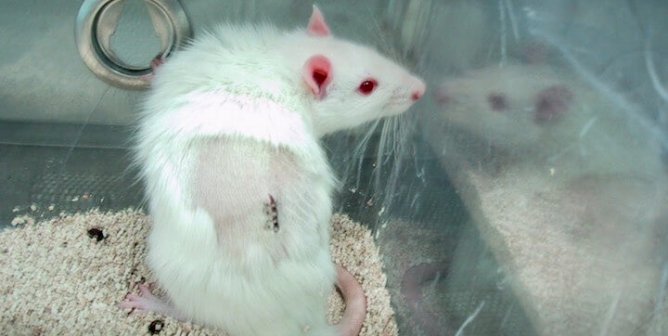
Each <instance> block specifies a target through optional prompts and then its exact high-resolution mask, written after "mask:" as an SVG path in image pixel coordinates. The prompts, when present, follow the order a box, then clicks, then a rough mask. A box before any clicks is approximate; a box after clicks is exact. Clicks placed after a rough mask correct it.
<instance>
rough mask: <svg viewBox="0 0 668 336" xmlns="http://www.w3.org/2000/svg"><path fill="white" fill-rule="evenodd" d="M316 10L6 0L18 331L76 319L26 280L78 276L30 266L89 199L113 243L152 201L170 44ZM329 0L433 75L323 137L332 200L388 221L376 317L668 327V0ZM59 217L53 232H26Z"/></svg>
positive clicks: (347, 30)
mask: <svg viewBox="0 0 668 336" xmlns="http://www.w3.org/2000/svg"><path fill="white" fill-rule="evenodd" d="M312 5H313V2H312V1H304V0H281V1H279V0H229V1H215V0H188V1H178V0H145V1H140V0H85V1H65V0H54V1H25V0H21V1H18V0H3V1H1V2H0V43H1V46H2V47H1V48H0V183H1V185H0V228H2V235H4V239H3V240H2V242H3V246H0V250H1V251H0V252H1V253H2V254H0V258H1V259H0V261H1V262H0V265H1V267H2V270H0V272H2V277H3V282H6V283H5V284H4V285H2V286H3V289H2V296H3V298H0V315H1V317H0V321H2V325H1V326H0V328H1V329H2V330H3V333H4V332H9V334H12V333H13V332H14V331H15V332H16V333H17V334H22V333H24V332H25V330H31V332H33V334H56V333H57V332H54V331H56V330H60V329H57V327H56V326H55V325H54V324H58V316H61V315H59V314H63V310H64V309H65V308H62V307H59V306H58V302H60V301H61V299H62V297H61V296H63V295H67V294H66V293H65V292H62V293H61V292H60V290H55V289H54V290H52V291H51V294H50V295H51V296H49V298H50V299H49V300H50V301H51V302H52V304H51V305H49V304H48V303H47V304H46V306H45V307H48V308H43V309H41V308H40V309H41V310H39V309H33V308H30V309H28V308H26V309H28V310H21V309H22V308H21V307H22V305H23V303H21V301H22V300H25V301H26V302H34V301H40V300H46V299H45V298H44V297H42V296H38V295H36V294H34V293H33V292H31V291H30V290H29V289H22V290H23V292H21V291H20V290H19V289H18V287H12V285H15V284H16V283H18V282H21V283H24V282H30V281H35V282H34V283H35V286H37V287H40V286H41V287H44V286H46V287H49V286H54V288H55V286H56V283H57V282H61V280H56V279H46V280H44V279H42V280H34V279H33V278H35V277H38V276H34V277H33V276H31V274H37V273H39V272H40V271H38V270H37V269H39V268H40V267H42V266H40V265H41V264H46V266H45V267H47V268H57V267H60V263H61V261H58V260H55V261H54V260H52V259H48V255H50V254H52V253H53V254H54V255H55V254H57V253H59V252H57V251H60V249H65V248H74V247H73V245H74V244H72V243H69V244H66V243H60V242H56V243H54V246H53V247H49V250H48V251H47V253H42V252H43V249H41V250H40V245H47V246H50V244H51V243H52V242H51V241H52V240H57V239H56V237H60V236H59V233H58V230H61V229H62V226H63V225H64V224H62V222H59V221H58V220H59V219H63V218H68V216H74V214H77V213H78V214H86V213H88V214H92V215H90V216H92V217H90V216H89V217H85V218H88V219H87V220H88V221H89V222H86V223H85V224H83V225H84V227H86V228H88V231H87V232H84V234H83V238H79V239H83V240H86V239H92V240H98V241H100V240H104V239H106V238H107V233H104V230H99V231H96V230H95V227H96V225H97V224H96V223H95V221H96V220H98V221H104V220H106V219H105V216H112V217H113V216H114V214H118V213H125V214H127V213H128V212H129V211H132V210H128V209H136V210H141V211H146V204H145V199H144V194H143V188H144V187H143V184H142V182H141V181H140V179H139V178H138V172H137V170H138V168H137V167H136V166H135V165H133V156H132V151H131V149H132V146H133V144H134V140H135V138H134V137H133V135H134V134H135V133H136V125H137V122H138V121H137V114H138V110H139V108H140V106H141V103H142V98H143V97H144V95H145V94H146V92H147V91H146V90H147V89H149V87H150V78H151V71H152V69H151V66H150V64H151V62H152V60H153V59H154V58H155V57H156V55H159V54H166V55H170V54H171V53H173V52H177V51H178V50H179V49H180V48H182V47H183V45H184V44H185V43H187V41H188V40H189V39H192V38H195V39H197V38H198V36H200V35H201V34H202V33H203V32H204V31H206V30H207V29H209V28H211V27H214V26H215V25H216V24H217V23H220V22H231V23H243V22H248V23H261V22H271V23H272V24H274V25H276V26H277V27H279V28H280V29H293V28H297V27H304V26H305V25H306V23H307V21H308V18H309V15H310V14H311V11H312ZM317 5H318V7H319V8H320V10H321V11H322V12H323V14H324V16H325V17H326V20H327V22H328V23H329V26H330V28H331V30H332V32H333V34H335V35H336V36H338V37H342V38H346V39H350V40H353V41H356V42H358V43H361V44H364V45H368V46H370V47H372V48H375V49H376V50H378V51H379V52H380V53H382V54H384V55H386V56H387V57H389V58H390V59H392V60H394V61H396V62H397V63H398V64H401V65H402V66H404V67H405V68H407V69H409V70H410V71H411V72H413V73H414V74H417V75H418V76H420V77H422V78H423V79H424V81H425V82H426V84H427V91H426V94H425V95H424V96H423V97H422V99H420V100H419V101H418V102H417V103H416V104H414V105H413V106H412V107H411V108H410V109H409V110H408V111H407V112H405V113H403V114H401V115H398V116H394V117H390V118H385V119H381V120H378V121H372V122H370V123H367V124H364V125H362V126H360V127H357V128H354V129H351V130H346V131H340V132H337V133H334V134H331V135H327V136H325V137H324V138H323V139H322V146H323V148H324V149H325V151H326V153H327V156H328V158H329V161H330V163H331V165H332V167H333V170H334V172H335V175H336V177H337V179H338V184H337V188H336V193H335V195H334V211H335V212H336V213H341V214H344V215H346V216H349V217H350V219H352V220H353V221H355V222H357V223H360V224H361V225H362V226H363V227H364V228H366V229H368V230H370V232H371V235H370V237H371V241H372V242H373V244H374V246H375V247H374V248H377V252H378V253H379V256H380V260H381V263H382V273H380V274H379V275H378V276H379V277H381V278H380V279H377V280H378V281H380V282H381V287H383V288H384V290H386V291H387V292H388V293H389V297H390V305H391V310H392V313H391V314H390V315H389V316H391V320H387V321H386V323H387V324H388V325H389V324H394V323H396V328H394V329H393V328H389V327H386V328H385V329H383V328H380V329H377V330H379V331H378V332H377V333H378V334H386V335H391V334H399V335H429V336H435V335H668V307H667V304H668V301H667V300H666V289H667V286H668V238H667V237H668V205H667V204H668V203H667V201H668V178H667V175H666V174H668V166H667V165H668V2H666V1H662V0H644V1H641V0H563V1H538V0H366V1H352V0H337V1H333V0H321V1H317ZM167 62H169V56H168V57H167ZM350 62H355V60H354V59H351V60H350ZM90 211H92V212H90ZM99 225H102V224H99ZM125 225H127V226H128V227H129V226H133V225H135V226H137V225H143V226H147V225H149V224H148V223H147V222H142V221H132V222H127V223H125ZM40 226H41V227H47V229H46V231H45V232H47V235H46V236H44V235H42V236H39V237H41V238H38V239H37V240H36V243H26V241H27V240H24V239H32V238H30V237H31V235H36V234H37V233H35V232H37V231H35V230H37V229H35V228H36V227H40ZM128 230H129V229H128ZM21 231H26V233H25V234H21V235H19V234H16V233H17V232H21ZM50 237H54V238H53V239H52V238H50ZM112 238H113V237H109V239H106V241H102V242H99V244H102V243H105V244H112V243H113V241H112ZM30 241H31V242H32V241H33V240H30ZM31 244H32V245H31ZM82 244H83V243H82ZM137 244H140V245H141V244H143V242H142V240H141V239H140V240H137V242H136V243H135V245H134V246H135V247H136V246H137ZM26 245H27V246H26ZM56 245H57V246H56ZM77 246H78V245H77ZM85 246H88V245H85ZM85 246H84V247H85ZM77 248H82V247H80V246H79V247H77ZM19 249H23V250H25V251H27V252H28V253H27V254H21V255H19V254H13V252H12V251H15V250H19ZM33 249H34V250H33ZM31 251H35V252H34V253H30V252H31ZM39 251H42V252H39ZM85 255H86V254H85V253H81V258H84V257H85ZM17 258H18V259H17ZM95 258H102V256H99V255H98V256H97V257H95ZM9 259H11V260H9ZM47 259H48V260H50V261H48V262H46V261H44V260H47ZM91 260H93V259H91ZM87 262H89V261H87ZM90 262H93V261H90ZM62 263H65V262H64V261H63V262H62ZM10 265H11V266H10ZM128 272H130V273H132V272H131V271H128ZM128 272H126V273H124V274H126V275H127V274H130V273H128ZM17 273H18V275H17ZM132 274H134V273H132ZM132 274H131V275H132ZM107 280H108V281H111V282H113V281H114V280H113V279H112V280H109V279H107ZM7 281H9V282H14V284H7ZM40 281H42V282H40ZM68 281H72V282H73V283H72V284H71V286H72V287H74V288H78V287H77V286H79V284H78V283H76V281H77V280H72V279H70V280H67V279H64V280H62V282H65V283H66V282H68ZM84 282H85V281H84ZM124 283H125V282H124ZM98 285H99V284H98ZM99 286H102V285H99ZM37 287H35V291H36V290H37ZM58 288H60V287H58ZM123 290H126V289H123ZM21 293H22V294H21ZM59 293H60V294H59ZM121 299H122V297H119V298H118V300H121ZM17 302H18V303H17ZM80 303H81V306H77V307H80V309H81V310H82V311H83V310H85V309H87V308H84V307H89V308H90V309H92V310H91V312H90V314H88V315H86V317H85V319H86V320H88V321H96V322H95V323H96V325H97V326H104V325H105V323H107V322H108V321H109V320H113V319H117V320H119V319H123V317H125V316H127V315H113V314H112V315H113V316H98V315H100V314H97V313H95V311H96V310H95V309H97V308H96V307H98V305H100V304H101V303H99V302H98V303H96V300H95V297H94V296H91V297H88V301H86V300H83V301H80ZM230 313H233V312H230ZM81 314H83V312H82V313H81ZM21 315H30V317H29V318H25V316H23V317H22V316H21ZM49 316H51V317H49ZM53 316H55V317H53ZM97 319H99V321H97ZM26 321H28V322H26ZM76 321H78V322H76ZM156 321H158V320H156ZM79 322H81V321H80V320H75V322H72V323H73V324H72V325H76V324H77V323H79ZM121 322H122V321H121ZM154 322H155V321H154ZM72 325H69V326H68V328H73V327H72ZM26 328H28V329H26ZM105 328H106V327H105ZM109 328H112V327H109ZM148 328H149V331H150V332H151V333H153V332H155V331H156V328H157V327H156V325H155V323H151V325H150V326H148ZM190 328H191V329H192V330H191V332H193V333H194V332H196V331H197V330H198V329H197V328H196V327H195V326H190ZM193 328H194V329H193ZM157 329H158V330H157V331H158V332H159V328H157ZM71 330H78V329H76V328H74V329H71ZM193 330H194V331H193ZM369 330H370V329H369V328H367V327H365V329H363V330H362V333H366V334H371V332H370V331H369ZM98 332H101V333H102V334H105V333H108V334H121V333H127V334H133V333H132V332H128V331H127V330H126V329H122V330H121V329H119V330H113V329H102V330H101V331H100V330H98Z"/></svg>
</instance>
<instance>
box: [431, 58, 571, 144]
mask: <svg viewBox="0 0 668 336" xmlns="http://www.w3.org/2000/svg"><path fill="white" fill-rule="evenodd" d="M434 99H435V100H436V103H437V104H438V105H439V106H440V107H441V108H442V109H441V111H439V115H440V116H441V118H443V120H444V121H445V122H447V123H448V124H451V125H453V126H455V127H458V128H460V129H464V130H466V131H469V132H471V133H473V134H474V135H476V136H478V137H480V138H481V139H485V140H487V141H488V142H490V143H491V144H494V145H498V146H501V147H507V146H532V145H534V144H535V143H536V142H537V141H541V136H542V135H543V134H544V132H545V131H546V130H549V129H550V128H551V127H553V126H554V125H556V124H557V123H559V122H560V121H561V120H562V119H563V117H564V116H565V115H566V114H568V113H569V111H570V110H571V108H572V106H571V105H572V102H573V99H574V93H573V91H572V90H571V89H570V88H569V86H567V85H566V84H564V82H563V81H562V80H561V79H559V78H558V77H557V76H555V75H554V74H552V73H551V72H549V71H546V69H540V68H534V67H529V66H525V67H523V66H507V67H504V68H498V67H491V68H486V69H482V70H478V71H474V72H471V73H469V74H468V75H467V76H464V77H461V78H457V79H453V80H450V81H446V82H445V83H443V84H442V85H441V86H439V88H437V89H436V92H435V95H434Z"/></svg>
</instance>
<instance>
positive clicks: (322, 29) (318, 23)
mask: <svg viewBox="0 0 668 336" xmlns="http://www.w3.org/2000/svg"><path fill="white" fill-rule="evenodd" d="M306 31H307V32H308V34H309V35H311V36H316V37H324V36H329V35H330V34H331V33H330V31H329V27H328V26H327V22H325V17H324V16H323V15H322V12H320V9H318V7H317V6H316V5H313V13H311V18H310V19H309V21H308V28H307V29H306Z"/></svg>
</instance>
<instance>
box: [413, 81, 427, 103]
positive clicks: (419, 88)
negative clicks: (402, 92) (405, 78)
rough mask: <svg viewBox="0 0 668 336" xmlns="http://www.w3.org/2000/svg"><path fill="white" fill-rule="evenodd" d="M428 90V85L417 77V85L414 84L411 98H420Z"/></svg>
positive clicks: (414, 99)
mask: <svg viewBox="0 0 668 336" xmlns="http://www.w3.org/2000/svg"><path fill="white" fill-rule="evenodd" d="M426 90H427V85H426V84H425V83H424V82H423V81H422V80H421V79H419V78H415V85H414V86H413V92H412V93H411V99H413V101H418V100H420V98H422V96H424V93H425V91H426Z"/></svg>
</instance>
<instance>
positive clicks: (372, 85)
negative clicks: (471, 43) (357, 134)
mask: <svg viewBox="0 0 668 336" xmlns="http://www.w3.org/2000/svg"><path fill="white" fill-rule="evenodd" d="M306 34H307V35H308V41H301V42H302V45H301V47H302V48H304V49H302V50H307V51H308V52H309V54H308V57H307V59H306V60H305V61H304V62H303V63H302V64H303V65H302V68H301V71H302V76H301V79H302V81H303V83H304V88H305V90H307V92H308V93H309V95H311V96H312V97H313V99H314V100H313V111H314V116H313V123H314V127H315V130H316V132H317V134H318V135H324V134H327V133H331V132H334V131H338V130H342V129H348V128H352V127H355V126H358V125H360V124H362V123H365V122H367V121H371V120H374V119H378V118H381V117H385V116H391V115H396V114H399V113H402V112H404V111H406V110H407V109H408V108H409V107H410V106H411V105H412V104H413V103H414V102H416V101H417V100H419V99H420V98H421V97H422V96H423V95H424V92H425V90H426V86H425V84H424V82H423V81H422V80H421V79H420V78H418V77H416V76H414V75H412V74H411V73H410V72H408V71H407V70H405V69H404V68H402V67H401V66H400V65H398V64H396V63H394V62H392V61H390V60H389V59H387V58H385V57H383V56H382V55H380V54H378V53H377V52H376V51H374V50H372V49H370V48H367V47H364V46H361V45H357V44H354V43H351V42H348V41H344V40H341V39H336V38H334V37H332V35H331V33H330V29H329V27H328V26H327V23H326V22H325V19H324V17H323V16H322V14H321V13H320V11H319V10H318V9H317V8H316V7H314V8H313V14H312V15H311V19H310V21H309V24H308V28H307V30H306Z"/></svg>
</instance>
